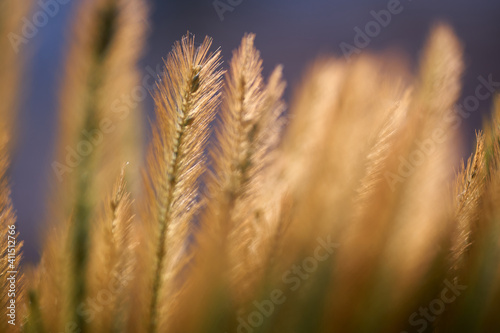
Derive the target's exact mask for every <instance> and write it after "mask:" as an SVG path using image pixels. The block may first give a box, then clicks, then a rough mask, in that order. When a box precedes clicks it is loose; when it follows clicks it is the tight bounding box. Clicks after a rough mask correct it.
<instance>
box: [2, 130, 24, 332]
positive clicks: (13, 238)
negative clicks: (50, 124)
mask: <svg viewBox="0 0 500 333" xmlns="http://www.w3.org/2000/svg"><path fill="white" fill-rule="evenodd" d="M7 145H8V144H7V138H5V135H3V137H0V237H1V238H0V239H1V240H2V241H1V246H0V256H1V258H2V261H1V262H0V279H1V280H0V286H1V288H0V292H1V294H0V305H1V307H2V309H3V311H4V313H5V316H4V318H3V320H2V321H1V322H0V330H1V331H2V332H20V330H19V327H20V326H21V323H22V315H23V313H22V304H23V303H22V302H23V297H24V290H23V289H24V286H23V284H24V282H23V275H22V274H21V272H20V269H21V266H20V261H21V250H22V246H23V242H22V241H21V240H20V239H19V232H18V231H17V230H16V215H15V212H14V208H13V207H12V201H11V199H10V187H9V184H8V180H7V170H8V166H9V160H8V158H7V153H6V151H7ZM13 272H15V273H13ZM10 277H14V278H15V281H12V280H10V279H8V278H10ZM11 282H12V283H13V285H14V286H15V288H14V290H12V288H11V287H10V286H11ZM13 292H14V293H15V296H13V294H12V293H13ZM12 301H14V302H15V303H14V305H15V308H16V313H15V315H16V317H15V318H10V317H9V316H7V312H9V313H10V310H7V307H8V306H11V304H12ZM12 319H15V320H14V321H13V323H14V324H12V323H9V321H11V320H12Z"/></svg>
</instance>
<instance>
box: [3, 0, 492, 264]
mask: <svg viewBox="0 0 500 333" xmlns="http://www.w3.org/2000/svg"><path fill="white" fill-rule="evenodd" d="M81 1H85V0H71V1H69V3H68V4H66V5H62V6H61V7H60V11H59V13H58V14H57V15H56V16H54V17H53V18H51V19H50V21H49V22H48V24H47V25H46V26H44V27H42V28H41V29H40V30H39V32H38V34H37V35H36V36H35V37H34V38H33V39H32V40H30V41H29V43H28V44H27V52H28V53H29V64H28V68H27V70H26V73H25V78H24V84H23V86H24V89H25V90H24V91H23V93H22V96H23V101H22V110H21V115H20V117H21V119H20V120H19V134H18V138H19V141H18V145H17V151H16V153H15V154H14V156H13V166H12V183H13V187H12V192H13V193H12V195H13V201H14V205H15V208H16V209H17V214H18V221H19V231H20V233H21V238H22V239H24V240H25V247H24V253H25V258H26V260H27V261H30V262H36V261H37V260H38V258H39V247H40V243H41V242H40V230H42V228H43V225H42V223H43V221H44V216H45V210H44V207H45V206H46V201H47V199H48V198H47V192H48V191H47V190H48V189H49V188H50V186H51V185H50V180H53V179H54V178H53V177H52V175H50V173H51V172H52V171H51V168H50V163H51V162H52V159H53V144H54V141H55V139H56V138H55V133H56V130H55V129H56V127H55V125H56V123H57V121H56V115H57V94H58V84H59V82H60V79H61V77H62V76H63V75H64V73H63V72H62V71H63V66H61V65H62V64H63V62H64V51H65V48H64V46H65V42H66V37H67V31H68V30H69V27H70V26H71V22H72V17H73V15H75V14H77V10H78V5H79V3H80V2H81ZM222 2H224V3H227V0H222ZM237 2H239V1H236V0H234V1H233V3H237ZM387 3H388V0H380V1H379V0H359V1H353V0H330V1H327V0H243V1H241V3H240V4H239V5H237V6H235V7H234V9H233V11H227V12H225V13H224V20H223V21H221V20H220V18H219V16H218V15H217V13H216V11H215V9H214V6H213V0H182V1H160V0H156V1H153V3H152V10H151V23H150V24H149V28H148V29H149V39H148V48H147V50H146V53H145V56H144V59H143V60H142V62H141V66H140V67H141V68H146V66H148V65H149V66H151V67H153V68H154V67H155V66H156V64H158V63H160V62H161V58H162V57H165V56H166V55H167V53H168V52H169V50H170V49H171V45H172V43H173V42H174V41H176V40H178V39H179V38H180V37H181V36H182V35H183V34H185V33H186V31H187V30H189V31H190V32H192V33H194V34H195V35H197V37H198V38H199V40H200V41H201V38H202V37H203V36H204V35H209V36H212V37H213V38H214V45H216V46H221V48H222V52H223V56H224V58H225V61H226V63H227V61H228V60H229V59H230V56H231V52H232V50H233V49H234V48H236V47H237V46H238V44H239V42H240V40H241V37H242V36H243V34H244V33H245V32H255V33H256V34H257V40H256V45H257V47H258V48H259V49H260V51H261V54H262V57H263V59H264V67H265V73H266V74H267V73H269V72H270V71H271V70H272V68H273V67H274V66H275V65H276V64H280V63H281V64H283V65H284V68H285V77H286V79H287V81H288V88H287V92H286V96H287V99H288V100H289V99H290V97H291V94H292V92H293V87H294V86H296V85H297V83H298V81H299V79H300V77H301V75H302V73H303V70H304V68H305V66H307V64H308V63H310V62H311V61H312V60H314V59H315V58H316V57H317V56H318V55H320V54H337V55H341V50H340V48H339V44H340V43H341V42H347V43H350V44H352V43H353V38H354V34H355V33H354V30H353V29H354V27H356V26H358V27H360V28H362V29H363V28H364V25H365V24H366V23H367V22H368V21H370V20H373V18H372V17H371V15H370V11H371V10H375V11H379V10H381V9H385V8H386V7H387ZM401 4H402V6H403V8H404V9H403V11H402V12H401V13H400V14H398V15H396V16H393V17H392V21H391V23H390V24H389V25H388V26H387V27H385V28H383V29H382V31H381V32H380V34H379V35H378V36H376V37H374V38H373V39H372V40H371V42H370V44H369V46H368V47H367V48H366V49H365V51H366V50H383V49H387V48H389V47H390V48H397V49H399V50H402V51H404V52H406V53H407V54H408V56H409V59H410V60H411V61H413V62H415V61H416V60H417V59H418V56H419V50H420V49H421V47H422V45H423V42H424V40H425V38H426V36H427V34H428V32H429V28H430V27H431V26H432V24H433V23H435V22H436V21H438V20H445V21H447V22H448V23H450V24H451V25H452V26H453V28H454V29H455V32H456V33H457V35H458V36H459V38H460V39H461V40H462V41H463V42H464V44H465V63H466V66H467V68H466V73H465V77H464V83H465V86H464V92H463V97H465V96H467V95H473V94H474V88H475V87H476V85H477V84H478V81H477V76H478V75H483V76H487V75H489V74H492V75H493V79H494V80H496V81H500V65H499V64H498V61H499V60H500V45H499V36H500V1H494V0H475V1H472V0H468V1H467V0H441V1H436V0H413V1H411V0H402V1H401ZM35 10H40V7H38V6H37V7H36V8H35ZM463 97H462V98H463ZM490 104H491V101H490V100H488V101H485V102H481V105H480V109H479V110H478V111H477V112H475V113H474V114H472V115H471V117H469V118H468V119H466V121H465V122H464V125H463V132H464V134H465V137H466V139H467V140H468V142H469V143H468V146H467V147H466V149H465V151H466V152H467V151H470V147H471V145H472V139H473V136H474V131H475V130H476V129H479V128H480V126H481V120H482V117H483V116H484V115H486V114H487V113H488V111H489V108H490ZM145 107H146V109H147V110H148V114H149V115H151V110H152V103H151V99H150V98H148V99H147V100H146V101H145Z"/></svg>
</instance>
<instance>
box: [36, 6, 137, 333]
mask: <svg viewBox="0 0 500 333" xmlns="http://www.w3.org/2000/svg"><path fill="white" fill-rule="evenodd" d="M145 15H146V10H145V4H144V2H143V1H142V0H134V1H123V0H112V1H108V0H92V1H87V2H85V3H83V4H82V5H81V8H80V11H79V16H78V19H77V20H76V22H75V24H74V27H73V31H72V36H71V43H70V48H69V53H68V55H67V62H66V67H65V69H66V71H65V78H64V82H63V89H62V94H61V106H60V115H61V117H60V118H61V124H60V134H59V140H58V153H57V155H56V161H54V162H53V163H52V167H53V170H54V172H55V174H56V176H57V179H58V180H59V182H60V184H59V186H58V187H57V188H56V191H55V194H54V195H53V201H52V207H51V208H52V209H51V211H50V221H51V223H53V224H54V225H56V226H57V229H58V231H57V232H55V233H54V232H52V230H51V232H50V233H49V234H48V235H47V241H46V245H45V247H46V249H47V250H46V251H45V252H46V255H45V258H43V259H42V265H41V269H44V270H47V271H48V273H49V277H48V278H47V279H44V280H43V281H41V285H40V290H41V292H40V297H41V300H40V304H41V311H42V317H43V318H44V325H45V329H47V330H49V331H55V330H59V329H61V327H66V326H67V325H75V326H76V328H77V329H80V330H81V331H82V332H84V331H86V326H87V320H86V318H84V317H85V316H84V315H83V314H82V313H81V311H79V310H78V307H79V306H80V304H81V303H83V301H84V299H85V297H86V296H87V290H88V287H89V283H88V281H86V274H87V266H88V255H89V244H90V242H91V239H92V235H91V234H90V232H91V228H90V226H91V223H92V221H93V220H94V219H96V218H97V210H96V205H97V203H98V202H101V201H102V200H104V198H105V197H104V194H103V193H107V192H109V191H110V190H111V187H112V183H111V181H110V179H112V177H110V176H113V175H116V174H117V173H118V172H119V170H120V167H121V164H122V163H123V162H125V161H127V160H138V159H139V158H140V156H139V154H138V152H137V149H134V148H133V147H134V146H135V147H137V143H136V142H137V141H139V140H137V135H136V134H135V133H134V131H135V127H132V124H134V126H135V125H136V124H137V119H140V116H138V115H137V107H138V105H135V106H130V107H129V108H128V109H125V110H123V108H122V105H121V103H122V101H121V100H120V98H122V95H130V94H131V93H132V88H134V87H135V86H138V85H139V83H138V72H137V70H136V69H135V66H136V62H137V61H138V57H139V55H140V52H141V51H142V42H143V39H144V24H143V22H142V21H143V19H144V18H145ZM122 143H124V144H125V146H122ZM134 168H137V164H134ZM61 280H62V281H61ZM42 291H43V292H42ZM65 312H67V313H66V314H64V313H65Z"/></svg>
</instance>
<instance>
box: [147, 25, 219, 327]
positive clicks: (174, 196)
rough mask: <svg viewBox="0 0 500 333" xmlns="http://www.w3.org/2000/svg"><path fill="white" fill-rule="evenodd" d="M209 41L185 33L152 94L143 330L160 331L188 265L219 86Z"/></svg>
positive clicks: (167, 319) (165, 322)
mask: <svg viewBox="0 0 500 333" xmlns="http://www.w3.org/2000/svg"><path fill="white" fill-rule="evenodd" d="M211 43H212V41H211V39H210V38H205V40H204V41H203V43H202V44H201V45H200V46H195V43H194V38H193V36H191V35H189V33H188V34H187V35H186V36H185V37H183V39H182V41H181V42H178V43H176V44H175V45H174V47H173V50H172V52H171V53H170V55H169V56H168V58H167V60H166V61H165V72H164V74H163V76H162V77H161V81H160V82H159V83H158V89H157V93H156V95H155V105H156V109H155V110H156V123H155V125H154V127H153V140H152V143H151V146H150V148H149V156H148V170H147V175H146V181H147V188H148V191H149V195H148V201H147V203H146V204H147V210H148V212H147V213H146V214H145V216H146V217H145V218H146V221H144V222H145V223H146V224H147V226H146V227H147V228H148V233H147V234H146V235H145V237H146V238H147V239H148V241H147V243H148V244H149V246H144V247H143V249H144V250H145V251H144V252H143V253H142V254H143V255H142V256H141V257H142V260H148V259H150V260H151V265H150V267H148V268H147V271H150V272H151V279H150V281H148V280H146V285H145V286H146V288H145V290H144V293H143V294H144V295H146V302H147V303H149V304H148V305H145V306H149V312H148V313H147V315H146V318H147V326H148V328H147V329H148V331H149V332H156V331H161V332H163V331H164V330H165V327H166V326H165V325H168V321H169V319H170V316H169V312H170V308H171V307H173V306H175V304H176V301H177V300H176V299H177V291H176V289H177V288H178V285H179V284H182V277H181V276H180V273H181V272H182V270H183V269H184V268H185V267H186V265H187V263H188V261H189V256H188V255H187V254H186V253H187V252H189V251H190V250H189V242H188V237H189V236H190V233H191V229H192V227H193V221H194V218H195V216H196V214H197V212H198V211H199V207H200V202H199V200H200V199H199V197H198V192H199V185H200V184H199V183H200V177H201V175H202V173H203V171H204V169H205V168H206V164H205V161H206V160H205V157H204V154H203V153H204V148H205V146H206V142H207V139H208V136H209V124H210V122H211V121H212V120H213V117H214V115H215V109H216V107H217V105H218V104H219V94H220V93H219V90H220V87H221V75H222V72H221V71H220V69H219V68H218V67H219V66H220V52H219V51H217V52H215V53H210V52H209V48H210V45H211ZM149 283H151V288H149Z"/></svg>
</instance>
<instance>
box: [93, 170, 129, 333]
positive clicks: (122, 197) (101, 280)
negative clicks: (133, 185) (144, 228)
mask: <svg viewBox="0 0 500 333" xmlns="http://www.w3.org/2000/svg"><path fill="white" fill-rule="evenodd" d="M107 203H108V204H107V205H106V207H105V209H104V211H105V213H104V214H103V216H102V218H101V219H100V221H97V223H94V224H93V226H92V227H93V237H92V243H91V245H90V249H91V250H90V254H89V258H90V259H89V269H88V272H87V281H88V282H89V292H88V295H89V296H88V298H87V300H90V301H88V302H87V303H86V304H85V307H84V308H83V311H85V312H86V314H87V318H88V320H89V321H90V324H89V330H90V331H91V332H123V331H125V329H126V327H127V326H126V325H127V321H126V318H127V317H128V316H129V312H128V311H129V310H130V309H129V308H130V296H131V288H130V287H131V285H132V281H133V276H134V266H135V256H134V250H135V247H136V244H135V243H136V242H135V241H134V239H133V238H132V232H133V230H132V217H133V216H132V201H131V197H130V193H128V192H127V190H126V182H125V167H124V168H123V170H122V172H121V175H120V178H119V179H118V181H117V183H116V185H115V188H114V190H113V196H112V197H110V198H109V199H108V201H107Z"/></svg>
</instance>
